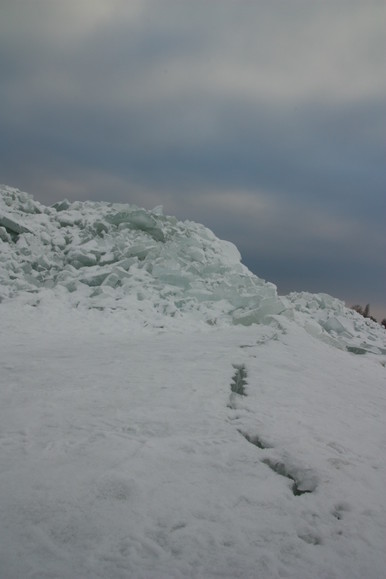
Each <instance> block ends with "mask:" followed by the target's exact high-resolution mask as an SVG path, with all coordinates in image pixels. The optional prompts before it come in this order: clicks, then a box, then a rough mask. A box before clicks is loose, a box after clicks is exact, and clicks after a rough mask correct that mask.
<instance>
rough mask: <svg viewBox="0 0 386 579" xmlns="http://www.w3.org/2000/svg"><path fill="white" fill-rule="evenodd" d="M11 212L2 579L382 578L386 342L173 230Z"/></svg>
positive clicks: (25, 204) (76, 215) (0, 358)
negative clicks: (281, 292)
mask: <svg viewBox="0 0 386 579" xmlns="http://www.w3.org/2000/svg"><path fill="white" fill-rule="evenodd" d="M1 191H2V195H1V200H2V201H1V203H0V225H1V223H2V225H1V227H3V230H4V233H3V235H2V236H1V235H0V239H1V240H2V241H1V242H0V296H1V298H2V300H1V303H0V315H1V330H0V520H1V525H0V577H4V578H6V579H19V578H21V577H23V578H29V579H32V578H34V579H38V578H39V579H54V578H56V579H58V578H60V579H70V578H71V579H73V578H74V577H79V578H82V579H83V578H84V579H91V578H92V579H94V578H96V579H97V578H106V577H108V578H109V579H110V578H111V579H123V578H135V579H163V578H165V579H166V578H171V579H177V578H178V579H182V578H197V579H199V578H200V579H206V578H209V579H211V578H219V577H221V578H229V579H230V578H243V579H244V578H247V579H248V578H259V579H271V578H272V579H273V578H275V579H278V578H282V577H289V578H294V579H295V578H296V579H303V578H304V579H306V578H307V579H308V578H310V577H313V578H314V577H315V578H320V579H327V578H328V579H346V578H347V579H362V578H363V577H367V578H369V579H379V578H381V577H384V576H385V569H386V555H385V549H384V546H385V538H386V507H385V501H384V488H385V482H386V465H385V457H386V453H385V450H386V448H385V447H386V429H385V425H384V416H385V410H386V408H385V406H386V395H385V394H386V393H385V372H386V369H385V363H386V346H385V332H384V330H383V329H382V328H381V327H380V326H378V325H377V324H375V323H373V322H371V321H369V320H365V319H364V318H362V317H360V316H359V315H358V314H357V313H356V312H352V311H351V310H348V309H347V308H345V306H344V304H343V303H342V302H340V301H339V300H336V299H334V298H332V297H330V296H326V295H324V294H316V295H313V294H307V293H301V294H291V295H290V296H286V297H279V296H277V293H276V289H275V287H274V286H273V284H266V283H265V282H263V281H262V280H260V279H259V278H256V277H255V276H254V275H253V274H252V273H251V272H249V271H248V270H247V269H246V268H245V267H244V266H243V265H242V264H241V263H240V256H239V254H238V251H237V249H236V248H235V247H234V246H233V245H232V244H229V243H227V242H222V241H220V240H218V239H217V238H216V237H215V236H214V234H213V233H211V232H210V231H209V230H207V229H205V228H204V227H203V226H200V225H198V224H193V223H191V222H185V223H180V222H177V220H175V219H174V218H172V217H165V216H163V213H162V210H161V209H160V208H157V209H156V210H154V212H146V211H145V210H140V209H138V208H131V206H119V207H117V206H115V205H111V204H95V203H85V204H81V203H72V204H71V203H69V202H63V203H62V204H60V205H59V204H58V206H57V207H56V208H46V207H44V206H42V205H40V204H38V203H37V202H35V201H34V200H32V198H31V197H30V196H28V195H27V194H24V193H21V192H18V191H17V190H14V189H11V188H9V187H3V189H2V190H1ZM133 213H134V215H133ZM1 216H2V217H3V218H4V217H6V218H7V219H8V220H11V221H12V222H14V223H15V224H17V225H19V226H22V227H24V228H26V229H28V232H26V231H23V230H22V229H19V231H16V229H15V228H13V230H12V229H11V228H10V227H9V222H8V225H7V222H6V221H5V220H4V219H3V221H1V219H2V217H1ZM59 219H61V222H60V221H59ZM109 220H110V221H109ZM112 220H115V223H113V224H112V223H111V221H112ZM63 223H66V225H63ZM69 223H71V225H70V224H69ZM122 225H124V227H123V228H122V227H121V226H122ZM120 227H121V229H120ZM98 232H99V233H98ZM94 258H95V262H94V263H92V262H93V260H94ZM256 320H259V321H260V323H258V324H256V323H255V322H256ZM355 352H357V353H355ZM358 353H362V355H358Z"/></svg>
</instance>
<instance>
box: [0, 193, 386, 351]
mask: <svg viewBox="0 0 386 579" xmlns="http://www.w3.org/2000/svg"><path fill="white" fill-rule="evenodd" d="M240 259H241V258H240V254H239V252H238V250H237V248H236V247H235V246H234V245H233V244H232V243H230V242H227V241H222V240H220V239H218V238H217V237H216V236H215V235H214V234H213V233H212V232H211V231H210V230H209V229H207V228H206V227H204V226H203V225H200V224H197V223H193V222H190V221H185V222H180V221H178V220H177V219H176V218H174V217H170V216H165V215H163V212H162V208H161V207H157V208H155V209H153V210H152V211H147V210H145V209H141V208H138V207H136V206H133V205H124V204H116V203H114V204H113V203H102V202H74V203H70V202H69V201H67V200H64V201H62V202H60V203H55V204H54V205H53V206H51V207H46V206H44V205H42V204H41V203H38V202H37V201H35V200H34V199H33V198H32V197H31V196H30V195H28V194H27V193H24V192H21V191H19V190H18V189H14V188H11V187H7V186H0V301H4V300H6V301H7V300H9V299H14V298H17V299H18V300H19V301H20V300H21V301H22V302H23V303H26V304H30V305H33V306H37V305H39V304H44V301H45V300H47V299H50V300H52V298H53V296H55V297H58V298H59V299H60V302H61V304H63V303H64V304H68V305H70V306H73V307H77V308H85V309H88V310H89V309H96V310H102V311H105V312H106V311H107V312H108V311H110V312H118V313H119V315H122V316H127V317H128V318H129V319H131V320H134V319H135V320H136V321H139V322H140V323H141V324H142V325H153V326H154V325H155V326H158V327H159V326H162V327H170V322H171V320H173V321H174V322H175V321H177V320H182V321H183V322H186V321H187V320H189V322H190V323H193V321H196V322H199V323H201V322H205V323H207V324H211V325H217V326H219V325H220V326H221V325H231V324H243V325H251V324H254V323H270V322H271V323H272V321H274V322H275V323H278V320H277V317H278V315H279V317H280V315H285V316H287V317H290V318H293V319H295V320H296V321H298V322H299V324H301V325H302V326H304V328H305V329H306V330H307V331H308V332H309V333H310V334H311V335H312V336H314V337H318V338H319V339H321V340H324V341H326V342H328V343H330V344H333V345H335V346H337V347H340V348H347V349H349V350H350V351H351V352H353V353H364V352H373V353H377V354H379V353H385V352H386V345H385V335H386V333H385V332H384V330H383V329H382V328H381V327H380V326H379V325H377V324H375V323H373V322H371V321H369V320H364V318H362V317H361V316H359V315H358V314H356V313H355V312H352V311H351V310H348V309H347V308H345V306H344V304H343V302H340V301H339V300H336V299H334V298H331V297H330V296H327V295H325V294H316V295H314V294H305V293H302V294H290V295H289V296H288V297H279V296H278V295H277V291H276V286H275V285H273V284H272V283H267V282H265V281H263V280H261V279H260V278H258V277H257V276H255V275H254V274H253V273H251V272H250V271H249V270H248V268H247V267H245V266H244V265H243V264H242V263H241V261H240Z"/></svg>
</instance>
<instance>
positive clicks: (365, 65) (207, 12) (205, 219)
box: [0, 0, 386, 319]
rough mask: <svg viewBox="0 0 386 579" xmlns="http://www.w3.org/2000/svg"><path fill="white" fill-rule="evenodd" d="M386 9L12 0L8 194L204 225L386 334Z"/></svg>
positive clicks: (257, 265) (8, 12) (6, 46)
mask: <svg viewBox="0 0 386 579" xmlns="http://www.w3.org/2000/svg"><path fill="white" fill-rule="evenodd" d="M385 30H386V3H385V2H384V0H358V1H357V0H312V1H311V0H130V1H129V0H65V1H64V0H1V2H0V182H3V183H5V184H8V185H13V186H16V187H18V188H20V189H23V190H26V191H28V192H29V193H32V194H33V195H34V197H35V199H37V200H39V201H41V202H43V203H45V204H51V203H53V202H55V201H57V200H59V199H63V198H64V197H66V198H68V199H70V200H85V199H91V200H103V201H116V202H127V203H134V204H136V205H140V206H142V207H146V208H148V209H151V208H152V207H154V206H156V205H159V204H162V205H163V206H164V211H165V213H166V214H169V215H176V216H177V217H178V218H180V219H191V220H195V221H199V222H201V223H204V224H205V225H207V226H208V227H210V228H211V229H212V230H213V231H214V232H215V233H216V235H218V236H219V237H222V238H225V239H228V240H230V241H233V242H234V243H235V244H236V245H237V246H238V248H239V250H240V252H241V254H242V256H243V261H244V263H246V265H248V267H249V268H250V269H252V271H254V272H255V273H256V274H257V275H258V276H259V277H262V278H264V279H267V280H269V281H272V282H274V283H275V284H276V285H277V286H278V290H279V293H282V294H283V293H288V292H289V291H292V290H308V291H312V292H327V293H330V294H332V295H334V296H336V297H339V298H341V299H344V300H345V301H346V303H347V304H348V305H351V304H353V303H361V304H363V305H365V304H366V303H368V302H370V305H371V313H373V314H374V315H376V316H377V317H379V318H380V319H381V318H382V317H386V275H385V270H386V259H385V256H386V234H385V230H386V227H385V223H386V168H385V167H386V163H385V162H386V72H385V71H386V68H385V63H386V33H385Z"/></svg>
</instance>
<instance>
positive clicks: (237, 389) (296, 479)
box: [228, 364, 317, 497]
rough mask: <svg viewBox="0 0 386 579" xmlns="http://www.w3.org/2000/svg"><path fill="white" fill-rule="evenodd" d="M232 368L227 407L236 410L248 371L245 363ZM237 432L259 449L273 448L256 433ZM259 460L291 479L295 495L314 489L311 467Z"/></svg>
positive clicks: (281, 461)
mask: <svg viewBox="0 0 386 579" xmlns="http://www.w3.org/2000/svg"><path fill="white" fill-rule="evenodd" d="M233 368H234V370H235V372H234V375H233V378H232V382H231V384H230V388H231V394H230V396H229V402H228V408H231V409H232V410H236V409H237V402H238V399H239V397H240V396H246V395H247V394H246V391H245V386H246V385H247V383H248V382H247V376H248V373H247V369H246V367H245V364H233ZM238 432H239V433H240V434H241V435H242V436H243V437H244V438H245V440H247V441H248V442H249V443H250V444H253V445H254V446H256V447H257V448H258V449H260V450H267V449H271V448H273V447H272V446H270V445H268V444H267V443H266V442H265V441H264V440H263V439H262V438H261V437H260V436H259V435H257V434H256V435H253V436H251V435H250V434H248V433H247V432H244V431H243V430H240V429H238ZM261 462H262V463H264V464H265V465H267V466H268V467H269V468H270V469H271V470H273V472H275V473H276V474H278V475H280V476H283V477H286V478H288V479H289V480H291V481H292V485H291V490H292V493H293V494H294V496H296V497H297V496H300V495H304V494H306V493H312V492H313V491H314V490H315V489H316V486H317V483H316V477H315V475H314V474H313V473H312V471H311V469H307V468H300V467H297V466H295V465H291V464H288V463H287V462H285V461H284V460H277V459H275V458H272V457H267V456H266V457H264V458H262V459H261Z"/></svg>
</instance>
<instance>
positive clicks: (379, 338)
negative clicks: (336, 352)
mask: <svg viewBox="0 0 386 579" xmlns="http://www.w3.org/2000/svg"><path fill="white" fill-rule="evenodd" d="M287 299H288V300H289V302H290V303H291V305H292V308H293V309H292V310H288V312H291V316H292V317H293V318H294V319H295V320H296V321H297V322H298V323H299V324H300V325H302V326H303V327H304V329H305V330H306V331H307V332H308V333H309V334H311V336H313V337H315V338H319V339H320V340H322V341H324V342H326V343H328V344H331V345H333V346H336V347H338V348H343V349H346V350H348V351H349V352H352V353H353V354H365V353H367V352H370V353H373V354H383V355H385V354H386V332H385V330H384V329H383V328H382V326H380V324H377V323H376V322H373V321H372V320H370V319H369V318H364V317H363V316H361V315H360V314H358V313H357V312H355V311H354V310H352V309H349V308H346V307H345V304H344V303H343V302H342V301H340V300H338V299H336V298H333V297H331V296H329V295H327V294H324V293H320V294H311V293H308V292H293V293H290V294H289V295H288V296H287Z"/></svg>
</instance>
